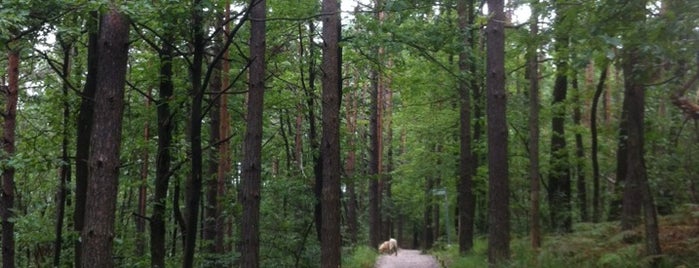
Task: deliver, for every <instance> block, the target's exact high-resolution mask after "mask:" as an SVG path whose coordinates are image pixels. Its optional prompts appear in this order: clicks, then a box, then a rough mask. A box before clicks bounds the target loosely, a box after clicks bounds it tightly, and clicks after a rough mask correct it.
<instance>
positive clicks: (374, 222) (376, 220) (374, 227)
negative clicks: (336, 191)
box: [369, 0, 384, 247]
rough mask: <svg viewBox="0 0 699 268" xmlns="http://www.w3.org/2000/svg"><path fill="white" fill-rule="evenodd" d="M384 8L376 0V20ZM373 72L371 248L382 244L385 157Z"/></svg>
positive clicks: (377, 84) (378, 91) (375, 73)
mask: <svg viewBox="0 0 699 268" xmlns="http://www.w3.org/2000/svg"><path fill="white" fill-rule="evenodd" d="M382 6H383V0H374V8H375V9H376V10H377V13H376V19H377V20H378V21H379V22H380V21H382V20H383V16H384V13H383V11H378V10H380V9H381V8H382ZM382 54H383V49H382V48H378V49H377V51H376V56H377V58H378V61H379V62H381V55H382ZM373 68H375V69H372V70H371V77H370V80H371V85H372V92H371V115H370V119H369V121H370V122H369V132H370V134H369V139H370V146H369V147H370V149H369V150H370V154H369V177H371V180H370V182H369V244H370V246H371V247H376V246H378V244H379V243H381V234H382V230H381V215H380V214H381V192H382V191H381V181H382V178H381V177H382V170H381V168H382V165H383V163H382V160H383V159H382V157H383V142H382V140H383V127H382V121H383V111H382V107H383V106H382V103H383V99H382V93H383V90H382V81H381V74H380V72H379V70H378V68H379V67H378V66H374V67H373Z"/></svg>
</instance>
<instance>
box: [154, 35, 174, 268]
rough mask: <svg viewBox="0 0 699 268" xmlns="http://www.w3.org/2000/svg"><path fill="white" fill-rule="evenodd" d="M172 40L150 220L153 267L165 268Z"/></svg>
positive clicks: (166, 42) (164, 52) (164, 54)
mask: <svg viewBox="0 0 699 268" xmlns="http://www.w3.org/2000/svg"><path fill="white" fill-rule="evenodd" d="M171 40H172V38H171V37H170V36H169V34H167V33H166V35H165V36H164V37H163V42H162V48H161V50H160V52H159V55H158V57H159V60H160V76H159V86H158V87H159V90H158V91H159V93H158V94H159V96H158V102H157V106H158V108H157V113H158V149H157V155H156V163H155V165H156V167H155V189H154V191H153V212H152V215H151V219H150V229H151V230H150V243H151V248H150V253H151V267H154V268H163V267H165V233H166V230H165V229H166V226H165V219H164V218H165V209H166V207H167V206H166V204H167V191H168V188H169V184H170V165H171V163H170V161H171V158H172V156H171V148H170V147H171V146H172V131H173V128H174V122H173V120H172V114H171V112H170V101H171V100H172V94H173V88H174V86H173V83H172V58H173V56H172V47H171V44H170V43H171Z"/></svg>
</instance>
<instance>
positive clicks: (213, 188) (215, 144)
mask: <svg viewBox="0 0 699 268" xmlns="http://www.w3.org/2000/svg"><path fill="white" fill-rule="evenodd" d="M219 21H222V20H219ZM217 42H218V43H217V44H215V45H214V47H215V50H216V51H215V52H214V53H218V52H219V51H220V50H221V48H222V47H223V45H222V44H220V38H217ZM221 75H222V70H221V63H218V64H215V65H214V71H213V74H212V77H211V82H210V83H209V92H211V98H210V99H209V101H210V103H211V110H210V111H209V118H210V120H211V121H210V122H209V143H210V144H211V149H210V150H209V161H208V162H209V165H208V170H207V174H206V176H205V178H206V198H205V199H206V200H205V201H206V202H205V204H204V219H203V221H204V223H203V227H202V240H204V241H206V242H205V243H206V252H207V253H210V254H212V256H210V258H211V259H213V261H214V263H212V264H211V265H212V266H215V265H218V264H217V263H216V259H218V258H217V257H215V256H213V254H215V253H216V236H217V235H218V233H217V229H219V227H218V226H216V220H217V219H218V217H219V215H218V210H217V204H218V172H219V169H220V167H219V166H218V165H219V162H220V156H219V155H218V154H219V152H220V150H221V148H220V146H222V145H221V144H220V143H219V141H221V140H222V139H223V137H222V136H221V122H220V120H221V118H220V116H221V106H220V101H219V97H220V96H221V94H222V91H221V90H222V88H221Z"/></svg>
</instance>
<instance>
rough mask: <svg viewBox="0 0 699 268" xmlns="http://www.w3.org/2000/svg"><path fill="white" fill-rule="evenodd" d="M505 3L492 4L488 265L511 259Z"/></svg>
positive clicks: (489, 32) (494, 0) (488, 79)
mask: <svg viewBox="0 0 699 268" xmlns="http://www.w3.org/2000/svg"><path fill="white" fill-rule="evenodd" d="M503 2H504V1H503V0H488V9H489V10H490V15H489V16H488V17H489V19H488V25H487V26H486V27H487V28H486V29H487V30H486V36H487V47H488V55H487V65H486V70H487V71H486V73H487V77H486V86H487V88H488V94H487V100H488V105H487V107H488V108H487V118H488V182H489V184H488V186H489V187H488V196H489V198H488V214H489V216H488V219H489V220H488V223H489V226H490V227H489V228H488V263H490V265H498V264H500V263H503V262H505V261H506V260H507V259H509V257H510V213H509V203H510V202H509V193H510V191H509V178H508V171H507V166H508V164H507V163H508V161H507V117H506V112H505V111H506V108H507V102H506V95H507V94H506V92H505V28H504V21H505V13H504V10H503V8H504V3H503Z"/></svg>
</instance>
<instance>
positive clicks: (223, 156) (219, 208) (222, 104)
mask: <svg viewBox="0 0 699 268" xmlns="http://www.w3.org/2000/svg"><path fill="white" fill-rule="evenodd" d="M230 16H231V7H230V5H226V11H225V14H224V17H223V20H224V21H226V20H228V18H230ZM229 25H230V24H228V23H226V25H225V26H224V32H225V33H226V36H227V35H229V34H230V32H231V31H230V26H229ZM224 49H225V50H226V51H224V52H223V62H222V63H221V74H222V75H221V90H220V91H221V92H222V94H221V97H220V100H219V135H220V137H222V139H224V140H222V141H221V143H220V144H219V148H218V149H219V150H218V171H217V181H216V190H217V193H216V196H217V197H218V199H217V201H216V237H215V238H214V240H215V241H214V244H215V246H214V252H216V253H219V254H222V253H224V252H225V251H226V250H225V246H224V241H225V237H226V233H227V232H226V229H227V227H226V217H223V199H222V197H223V196H225V194H226V182H227V180H228V174H229V173H230V171H231V153H230V142H228V140H229V136H230V135H231V125H230V124H231V122H230V115H229V114H228V94H227V92H224V91H226V90H227V89H228V87H229V86H230V81H229V80H230V79H229V78H228V72H229V71H230V69H231V67H230V63H229V61H228V60H229V53H228V49H227V48H224Z"/></svg>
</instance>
